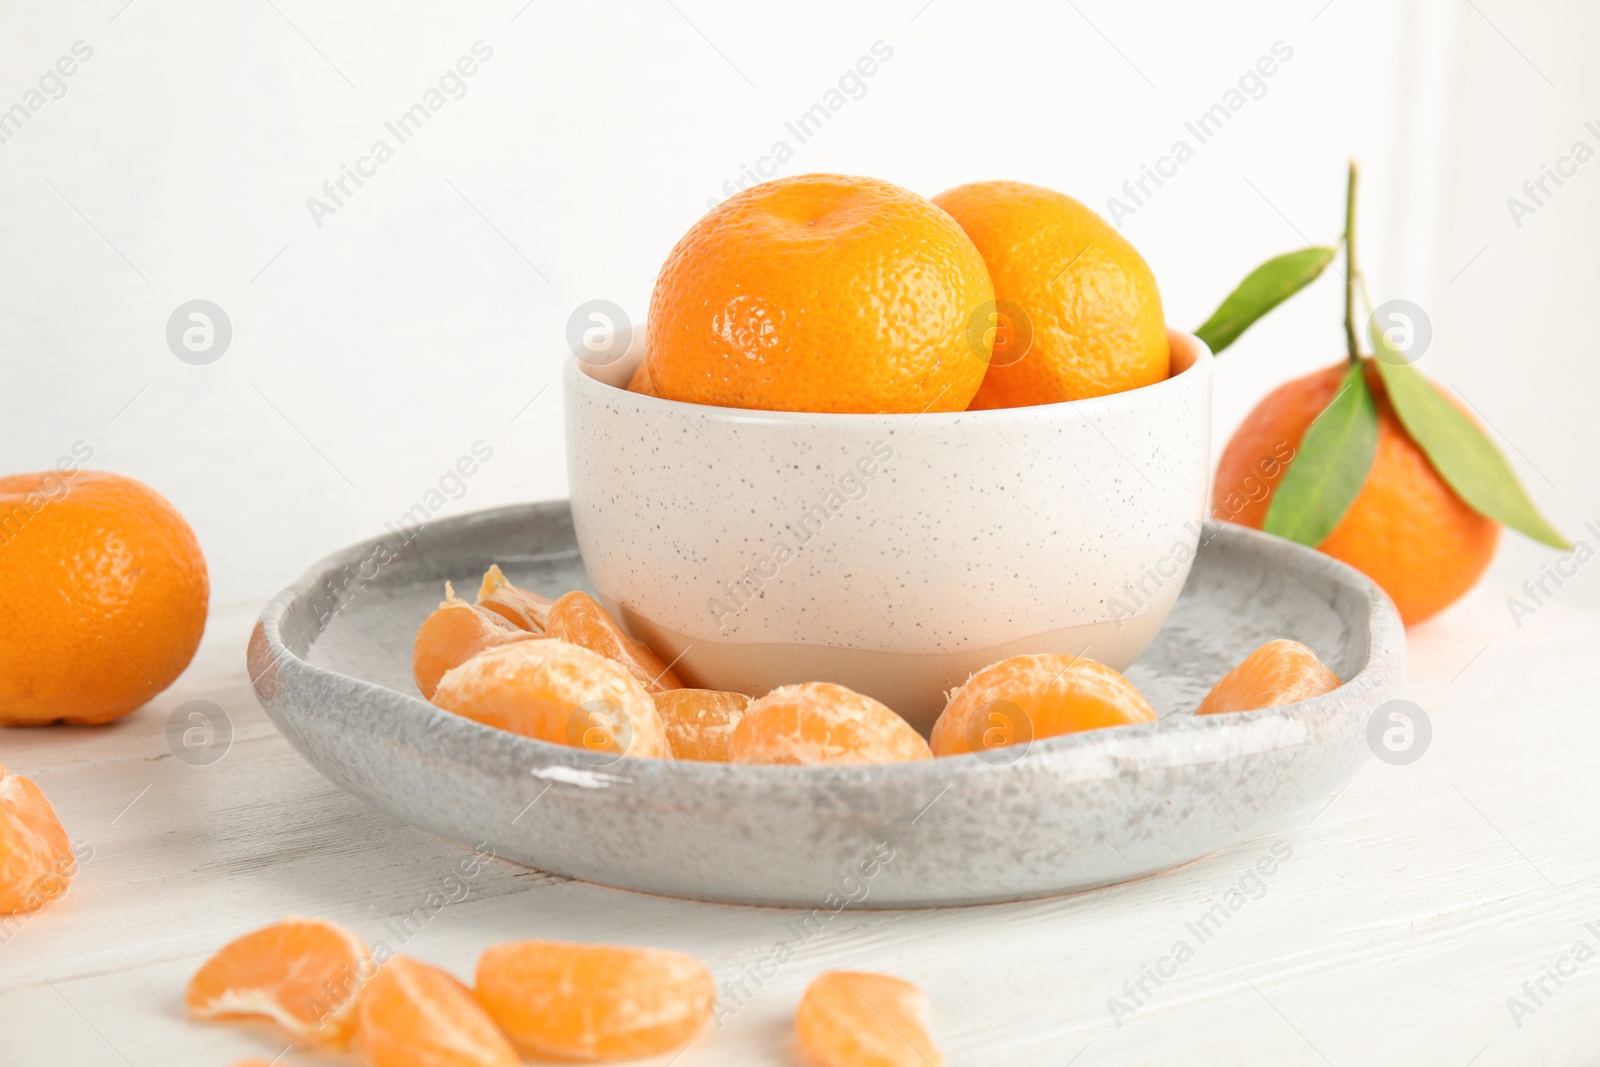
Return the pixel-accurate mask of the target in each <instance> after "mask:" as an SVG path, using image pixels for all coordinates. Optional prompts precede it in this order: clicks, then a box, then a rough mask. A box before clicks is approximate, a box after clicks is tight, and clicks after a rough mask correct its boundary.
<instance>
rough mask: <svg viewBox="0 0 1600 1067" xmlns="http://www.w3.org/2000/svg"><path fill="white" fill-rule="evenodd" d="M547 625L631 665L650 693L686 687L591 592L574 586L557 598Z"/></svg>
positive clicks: (555, 634) (557, 633)
mask: <svg viewBox="0 0 1600 1067" xmlns="http://www.w3.org/2000/svg"><path fill="white" fill-rule="evenodd" d="M546 628H547V629H548V630H549V631H550V636H551V637H559V638H561V640H563V641H571V642H572V643H573V644H575V645H582V646H583V647H584V648H587V649H588V650H589V651H591V652H598V653H600V655H602V656H604V657H606V659H609V660H615V661H616V662H618V663H620V664H622V665H623V666H624V667H626V668H628V673H629V674H631V675H633V676H634V677H635V678H637V679H638V680H639V684H640V685H642V686H644V688H645V692H647V693H664V692H666V691H667V690H669V689H682V688H683V683H682V682H680V681H679V680H678V676H677V675H675V674H673V673H672V671H671V670H670V669H668V667H667V665H666V664H665V663H663V662H662V660H661V657H660V656H658V655H656V654H655V652H654V651H652V650H651V648H650V646H649V645H647V644H645V643H644V642H643V641H635V640H634V639H633V638H631V637H629V636H628V635H627V633H625V632H624V631H623V629H622V627H620V626H618V625H617V621H616V620H615V619H613V618H612V617H611V616H610V615H609V614H607V613H606V609H605V608H603V607H601V606H600V604H599V602H598V601H597V600H595V598H594V597H592V596H590V595H589V594H588V593H581V592H578V591H577V590H574V591H572V592H570V593H567V594H566V595H565V596H563V597H562V598H561V599H560V600H557V601H556V602H555V604H554V605H553V606H552V607H551V608H550V616H549V619H548V621H547V623H546Z"/></svg>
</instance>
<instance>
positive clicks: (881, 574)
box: [565, 329, 1211, 732]
mask: <svg viewBox="0 0 1600 1067" xmlns="http://www.w3.org/2000/svg"><path fill="white" fill-rule="evenodd" d="M643 332H644V331H643V330H642V329H641V330H639V331H637V336H636V337H635V339H634V342H633V343H632V344H631V345H630V346H629V348H628V351H627V352H626V354H625V355H624V356H623V357H622V358H620V359H618V360H616V361H615V362H613V363H610V364H608V365H605V366H596V365H592V364H590V363H588V362H585V361H584V360H581V359H579V358H578V357H576V356H574V357H573V358H572V359H571V360H570V361H569V363H568V365H567V367H566V373H565V391H566V418H567V471H568V475H569V478H570V482H571V492H572V514H573V523H574V526H575V529H576V532H577V539H578V545H579V548H580V549H581V550H582V552H583V560H584V564H585V565H586V567H587V568H588V571H589V574H590V576H591V577H592V579H593V581H594V584H595V588H596V589H597V590H598V592H599V594H600V597H601V599H602V601H604V602H605V603H606V605H607V607H609V608H611V609H612V610H613V611H615V612H616V613H617V614H618V616H619V617H620V618H621V619H622V620H623V621H624V623H625V624H626V625H627V626H628V627H629V628H630V629H631V630H632V631H633V632H634V634H635V635H636V636H638V637H640V638H642V639H644V640H646V641H648V642H649V643H650V644H651V646H652V647H654V648H655V649H656V651H657V652H658V653H660V654H661V655H662V657H663V658H665V659H668V660H675V661H676V665H675V667H674V670H675V671H676V672H677V673H678V674H679V675H680V676H681V677H682V678H683V680H684V682H685V683H686V684H689V685H697V686H702V687H705V688H712V689H728V690H739V691H743V692H747V693H751V694H756V695H759V694H761V693H764V692H766V691H767V690H769V689H771V688H773V687H774V686H777V685H782V684H785V683H790V682H799V681H814V680H827V681H834V682H838V683H840V684H843V685H847V686H850V687H851V688H852V689H856V690H858V691H860V692H864V693H867V694H869V695H871V696H874V697H876V698H878V699H879V700H881V701H883V702H884V703H885V704H887V705H889V707H891V708H893V709H895V710H896V711H898V712H899V713H900V714H902V715H903V716H905V717H906V719H907V720H909V721H910V722H911V723H912V724H913V725H914V726H916V727H917V728H918V729H920V730H922V731H924V732H926V731H927V730H928V729H929V728H930V727H931V726H932V724H933V720H934V718H935V717H936V716H937V715H938V713H939V711H940V709H942V708H943V706H944V703H945V693H946V692H947V691H948V690H950V689H953V688H955V687H957V686H959V685H961V684H962V683H963V682H965V681H966V679H967V677H968V675H970V674H971V673H972V672H973V671H976V670H978V669H979V668H981V667H983V666H986V665H987V664H989V663H992V662H994V661H996V660H999V659H1003V658H1005V657H1007V656H1012V655H1019V654H1023V653H1035V652H1065V653H1071V654H1074V655H1086V656H1088V657H1090V658H1092V659H1097V660H1100V661H1102V662H1105V663H1108V664H1110V665H1111V666H1114V667H1117V668H1119V669H1121V668H1126V667H1127V666H1128V665H1129V664H1130V663H1132V662H1133V660H1134V659H1135V658H1136V657H1137V656H1138V655H1139V653H1140V652H1142V651H1143V650H1144V648H1145V646H1146V645H1147V644H1149V642H1150V640H1151V638H1152V637H1154V636H1155V633H1156V630H1157V629H1159V628H1160V626H1161V623H1162V621H1163V620H1164V619H1165V618H1166V616H1167V612H1168V611H1169V610H1170V609H1171V607H1172V603H1173V601H1174V600H1175V599H1176V598H1177V595H1178V591H1179V590H1180V589H1181V588H1182V587H1183V582H1184V579H1185V578H1186V577H1187V575H1188V572H1189V564H1190V562H1191V561H1192V559H1193V557H1194V551H1195V546H1196V543H1197V541H1198V539H1199V536H1200V530H1201V522H1202V519H1203V514H1204V510H1205V499H1206V488H1207V474H1208V466H1209V459H1210V427H1211V354H1210V352H1209V351H1208V350H1207V349H1206V347H1205V345H1204V344H1203V343H1202V342H1200V341H1199V340H1198V339H1196V338H1194V337H1192V336H1190V335H1188V334H1183V333H1178V332H1176V331H1171V332H1169V334H1168V337H1169V341H1170V344H1171V348H1172V366H1173V374H1172V376H1171V377H1170V378H1168V379H1167V380H1166V381H1163V382H1159V383H1157V384H1155V385H1151V386H1146V387H1145V388H1142V389H1134V390H1130V391H1128V392H1124V393H1116V394H1113V395H1111V396H1104V397H1096V398H1094V399H1091V400H1080V401H1075V402H1072V403H1062V404H1046V405H1040V406H1037V407H1024V408H1006V409H1000V410H993V411H964V412H949V413H937V414H934V413H930V414H924V415H840V414H813V413H808V412H788V411H748V410H744V409H739V408H719V407H707V406H704V405H699V404H685V403H679V402H676V401H671V400H662V399H658V398H655V397H649V396H640V395H637V394H634V393H630V392H627V391H626V389H625V388H623V386H624V385H625V384H626V382H627V381H628V379H629V377H630V376H631V375H632V373H633V370H634V368H635V367H636V366H637V365H638V363H639V360H640V359H641V358H643V343H642V335H643Z"/></svg>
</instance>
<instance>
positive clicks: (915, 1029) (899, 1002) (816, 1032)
mask: <svg viewBox="0 0 1600 1067" xmlns="http://www.w3.org/2000/svg"><path fill="white" fill-rule="evenodd" d="M927 1020H928V998H927V995H926V994H924V993H923V992H922V990H921V989H918V988H917V987H916V986H915V985H913V984H911V983H910V982H907V981H905V980H904V979H902V978H895V977H893V976H891V975H887V974H872V973H870V972H866V971H828V972H827V973H825V974H821V975H818V976H817V977H816V979H814V980H813V981H812V983H811V984H810V985H809V986H807V987H806V991H805V995H804V996H802V997H801V998H800V1008H799V1010H798V1011H796V1012H795V1015H794V1028H795V1034H796V1036H798V1037H799V1039H800V1049H801V1051H803V1052H804V1053H805V1054H806V1058H807V1059H808V1060H810V1061H811V1062H812V1063H813V1064H815V1065H816V1067H941V1064H943V1063H944V1057H943V1056H942V1055H941V1054H940V1052H939V1050H938V1049H937V1048H936V1047H935V1046H934V1044H933V1039H932V1038H931V1037H930V1036H928V1022H927Z"/></svg>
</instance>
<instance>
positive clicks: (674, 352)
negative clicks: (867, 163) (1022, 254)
mask: <svg viewBox="0 0 1600 1067" xmlns="http://www.w3.org/2000/svg"><path fill="white" fill-rule="evenodd" d="M993 300H994V289H993V287H992V286H991V285H990V284H989V272H988V270H987V269H986V268H985V267H984V265H983V258H982V257H981V256H980V255H979V254H978V250H977V249H976V248H975V247H973V244H972V241H971V240H970V239H969V238H968V237H967V235H966V234H965V233H963V232H962V230H961V227H960V226H957V225H956V223H955V220H953V219H952V218H950V216H949V215H947V214H946V213H945V212H944V211H943V210H941V209H940V208H938V207H936V206H935V205H934V204H933V203H932V202H930V201H929V200H927V199H925V198H924V197H921V196H918V195H917V194H915V193H912V192H909V191H907V190H905V189H901V188H900V187H898V186H895V185H891V184H890V183H888V182H884V181H878V180H877V179H874V178H858V177H850V176H846V175H839V174H807V175H802V176H800V177H795V178H780V179H778V180H776V181H770V182H765V183H763V184H761V185H757V186H755V187H754V188H751V189H746V190H745V191H744V192H741V193H739V194H738V195H737V196H734V197H733V198H731V199H729V200H727V201H724V202H723V203H721V204H719V205H718V206H717V207H715V208H713V209H712V210H711V211H710V212H708V213H707V214H706V215H705V216H704V217H703V218H701V219H700V221H699V222H697V223H695V225H694V226H693V227H691V228H690V230H689V232H688V233H687V234H685V235H684V236H683V238H682V239H681V240H680V241H679V242H678V244H677V246H676V247H675V248H673V250H672V253H671V255H669V256H668V257H667V261H666V264H665V265H664V266H663V267H662V268H661V274H660V275H659V277H657V279H656V285H655V291H654V293H653V294H652V295H651V298H650V323H649V328H648V329H649V332H648V335H647V339H646V340H647V344H646V357H645V358H646V361H647V366H648V369H647V370H643V371H640V372H639V375H638V376H637V377H636V379H635V380H636V381H638V382H648V383H649V384H650V387H652V388H653V389H654V391H655V393H656V395H659V396H662V397H665V398H666V399H668V400H681V401H688V402H692V403H696V404H714V405H717V406H720V407H735V408H760V409H766V410H773V411H824V412H830V411H831V412H865V413H887V412H912V413H919V412H923V411H961V410H963V409H964V408H965V407H966V406H967V404H968V402H969V401H971V400H972V397H973V394H974V393H976V392H977V389H978V384H979V383H980V382H981V381H982V380H983V374H984V370H985V369H986V364H987V361H988V351H987V350H984V351H982V352H975V351H974V350H973V349H972V348H971V347H970V346H969V342H968V331H967V326H968V323H969V321H970V320H971V319H972V317H973V315H974V314H975V313H976V312H978V311H979V309H980V308H981V307H982V306H983V305H984V304H986V303H988V302H992V301H993Z"/></svg>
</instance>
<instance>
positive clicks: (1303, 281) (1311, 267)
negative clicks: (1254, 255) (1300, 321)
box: [1195, 248, 1337, 355]
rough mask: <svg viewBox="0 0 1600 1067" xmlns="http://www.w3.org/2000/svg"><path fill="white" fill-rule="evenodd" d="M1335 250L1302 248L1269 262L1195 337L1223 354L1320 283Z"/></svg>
mask: <svg viewBox="0 0 1600 1067" xmlns="http://www.w3.org/2000/svg"><path fill="white" fill-rule="evenodd" d="M1336 251H1337V250H1336V249H1333V248H1302V249H1301V250H1300V251H1298V252H1285V253H1284V254H1283V255H1281V256H1276V257H1274V258H1272V259H1269V260H1267V261H1266V262H1265V263H1263V264H1261V266H1259V267H1257V268H1256V269H1255V270H1253V271H1251V272H1250V273H1249V274H1248V275H1246V276H1245V279H1244V281H1242V282H1240V283H1239V287H1238V288H1237V289H1235V290H1234V291H1233V292H1231V293H1229V294H1228V299H1226V300H1224V301H1223V302H1222V306H1221V307H1219V308H1217V310H1216V311H1215V312H1213V313H1212V315H1211V317H1210V318H1209V319H1207V320H1206V323H1205V325H1204V326H1202V327H1200V328H1199V329H1198V330H1196V331H1195V336H1196V337H1198V338H1200V340H1202V341H1204V342H1205V343H1206V347H1207V348H1209V349H1211V353H1212V355H1216V354H1218V353H1220V352H1221V351H1222V350H1223V349H1224V348H1227V347H1228V346H1229V345H1231V344H1233V342H1235V341H1237V340H1238V339H1239V335H1240V334H1242V333H1244V332H1245V331H1246V330H1248V329H1249V328H1250V327H1251V326H1252V325H1253V324H1254V323H1255V321H1256V320H1257V319H1259V318H1260V317H1261V316H1263V315H1265V314H1266V313H1267V312H1269V311H1271V310H1272V309H1273V308H1275V307H1277V306H1278V305H1279V304H1281V303H1283V302H1284V301H1285V300H1287V299H1289V298H1290V297H1291V296H1293V295H1294V294H1296V293H1298V292H1299V291H1300V290H1302V289H1304V288H1305V287H1306V286H1308V285H1310V284H1311V283H1312V282H1314V281H1316V280H1317V276H1318V275H1319V274H1321V273H1322V271H1323V269H1324V268H1326V267H1327V265H1328V264H1329V263H1332V262H1333V257H1334V255H1335V253H1336Z"/></svg>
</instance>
